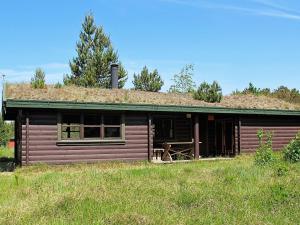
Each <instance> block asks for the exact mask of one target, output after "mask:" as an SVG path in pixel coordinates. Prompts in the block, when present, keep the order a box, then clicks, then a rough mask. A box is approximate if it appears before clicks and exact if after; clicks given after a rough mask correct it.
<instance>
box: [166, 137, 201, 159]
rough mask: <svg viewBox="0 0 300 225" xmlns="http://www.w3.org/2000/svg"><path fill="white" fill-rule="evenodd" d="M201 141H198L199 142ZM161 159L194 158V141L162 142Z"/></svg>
mask: <svg viewBox="0 0 300 225" xmlns="http://www.w3.org/2000/svg"><path fill="white" fill-rule="evenodd" d="M200 143H201V142H199V144H200ZM162 146H163V148H164V153H163V155H162V160H163V161H171V162H172V161H173V160H191V159H193V158H194V141H189V142H165V143H163V145H162Z"/></svg>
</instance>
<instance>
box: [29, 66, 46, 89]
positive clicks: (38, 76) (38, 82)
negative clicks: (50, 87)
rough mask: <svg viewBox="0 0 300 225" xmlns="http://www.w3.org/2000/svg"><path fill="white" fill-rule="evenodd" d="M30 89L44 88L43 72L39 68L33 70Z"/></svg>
mask: <svg viewBox="0 0 300 225" xmlns="http://www.w3.org/2000/svg"><path fill="white" fill-rule="evenodd" d="M30 84H31V87H32V88H45V87H46V84H45V72H44V71H43V70H42V69H41V68H37V69H36V70H35V74H34V77H33V78H31V82H30Z"/></svg>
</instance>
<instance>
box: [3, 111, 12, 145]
mask: <svg viewBox="0 0 300 225" xmlns="http://www.w3.org/2000/svg"><path fill="white" fill-rule="evenodd" d="M12 135H13V126H12V124H9V123H6V122H4V121H3V119H2V115H1V114H0V146H6V145H7V143H8V141H9V139H10V138H11V136H12Z"/></svg>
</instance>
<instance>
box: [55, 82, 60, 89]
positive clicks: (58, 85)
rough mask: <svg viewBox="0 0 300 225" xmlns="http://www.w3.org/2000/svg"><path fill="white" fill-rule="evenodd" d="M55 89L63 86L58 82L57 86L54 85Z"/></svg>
mask: <svg viewBox="0 0 300 225" xmlns="http://www.w3.org/2000/svg"><path fill="white" fill-rule="evenodd" d="M54 88H62V84H61V83H59V82H57V83H56V84H55V85H54Z"/></svg>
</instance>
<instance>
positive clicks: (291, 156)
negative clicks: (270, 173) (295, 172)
mask: <svg viewBox="0 0 300 225" xmlns="http://www.w3.org/2000/svg"><path fill="white" fill-rule="evenodd" d="M283 158H284V159H285V160H286V161H289V162H292V163H295V162H300V132H299V133H298V134H297V135H296V137H295V138H294V139H293V140H292V141H291V142H290V143H289V144H288V145H287V146H286V147H285V148H284V150H283Z"/></svg>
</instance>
